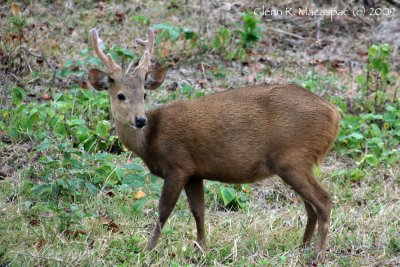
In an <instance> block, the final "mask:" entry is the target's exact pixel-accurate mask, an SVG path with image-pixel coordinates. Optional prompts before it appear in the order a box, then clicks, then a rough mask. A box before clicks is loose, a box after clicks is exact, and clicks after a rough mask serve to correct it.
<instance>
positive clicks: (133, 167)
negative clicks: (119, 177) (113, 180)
mask: <svg viewBox="0 0 400 267" xmlns="http://www.w3.org/2000/svg"><path fill="white" fill-rule="evenodd" d="M123 167H124V168H126V169H129V170H134V171H138V172H144V168H143V167H142V166H141V165H139V164H125V165H123Z"/></svg>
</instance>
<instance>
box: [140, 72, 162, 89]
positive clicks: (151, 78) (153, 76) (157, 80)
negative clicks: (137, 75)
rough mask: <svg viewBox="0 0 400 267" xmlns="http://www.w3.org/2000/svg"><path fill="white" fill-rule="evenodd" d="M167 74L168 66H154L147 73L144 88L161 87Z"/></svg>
mask: <svg viewBox="0 0 400 267" xmlns="http://www.w3.org/2000/svg"><path fill="white" fill-rule="evenodd" d="M166 75H167V67H153V68H151V69H150V70H149V71H148V72H147V74H146V81H145V83H144V89H147V90H154V89H157V88H158V87H160V85H161V84H162V83H163V82H164V80H165V76H166Z"/></svg>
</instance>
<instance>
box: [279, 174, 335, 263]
mask: <svg viewBox="0 0 400 267" xmlns="http://www.w3.org/2000/svg"><path fill="white" fill-rule="evenodd" d="M277 174H278V175H279V176H280V177H281V178H282V179H283V180H284V181H285V182H286V183H287V184H289V185H290V186H291V187H292V188H293V189H294V190H295V191H296V192H297V193H298V194H299V195H300V196H301V197H302V198H303V199H304V200H305V203H308V205H307V204H306V211H307V215H308V221H307V226H306V230H305V233H304V238H303V243H306V244H307V243H309V242H310V240H311V237H312V233H313V231H314V228H315V214H316V217H317V221H318V232H317V243H316V246H315V250H314V256H315V257H316V259H321V260H322V261H323V260H324V258H325V251H326V242H327V236H328V229H329V222H330V215H331V210H332V199H331V196H330V195H329V194H328V193H327V192H326V191H325V190H324V189H323V188H322V187H321V186H320V185H319V183H318V182H317V181H316V180H315V178H314V176H313V175H312V167H310V168H307V169H305V168H304V167H303V168H293V167H291V168H290V167H289V168H281V169H280V170H279V172H277ZM310 206H311V207H310ZM311 208H312V209H311Z"/></svg>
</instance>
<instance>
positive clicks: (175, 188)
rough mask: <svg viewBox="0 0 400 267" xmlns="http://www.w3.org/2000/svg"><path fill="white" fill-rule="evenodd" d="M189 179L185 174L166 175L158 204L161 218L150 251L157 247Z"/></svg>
mask: <svg viewBox="0 0 400 267" xmlns="http://www.w3.org/2000/svg"><path fill="white" fill-rule="evenodd" d="M187 180H188V178H187V177H185V176H184V175H168V176H167V177H164V186H163V189H162V192H161V197H160V201H159V204H158V210H159V218H158V222H157V223H156V226H155V228H154V232H153V235H152V237H151V238H150V241H149V243H148V244H147V250H148V251H152V250H153V249H154V248H155V247H156V245H157V241H158V239H159V238H160V235H161V230H162V228H163V227H164V225H165V223H166V221H167V219H168V217H169V215H170V214H171V212H172V210H173V209H174V207H175V204H176V202H177V201H178V198H179V195H180V194H181V192H182V189H183V187H184V186H185V184H186V182H187Z"/></svg>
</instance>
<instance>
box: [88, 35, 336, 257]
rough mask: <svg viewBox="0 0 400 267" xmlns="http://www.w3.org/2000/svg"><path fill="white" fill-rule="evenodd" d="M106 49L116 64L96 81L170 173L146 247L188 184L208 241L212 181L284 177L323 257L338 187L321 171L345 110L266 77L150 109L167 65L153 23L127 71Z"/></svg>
mask: <svg viewBox="0 0 400 267" xmlns="http://www.w3.org/2000/svg"><path fill="white" fill-rule="evenodd" d="M91 35H92V39H93V45H94V48H95V51H96V53H97V56H98V57H99V58H100V59H101V60H102V62H103V63H104V65H105V67H106V68H107V72H103V71H101V70H98V69H91V70H90V72H89V79H90V82H91V84H92V85H93V87H94V88H95V89H96V90H108V92H109V95H110V101H111V111H112V114H113V117H114V119H115V123H116V130H117V134H118V137H119V139H120V140H121V142H122V143H123V144H124V145H125V146H126V147H128V148H129V149H130V150H132V151H133V152H135V153H136V154H137V155H138V156H139V157H141V158H142V159H143V161H144V162H145V164H146V165H147V166H148V168H149V169H150V171H151V172H152V173H153V174H155V175H157V176H159V177H161V178H162V179H164V186H163V189H162V193H161V198H160V202H159V207H158V208H159V219H158V222H157V223H156V226H155V228H154V233H153V235H152V237H151V239H150V241H149V243H148V245H147V250H148V251H151V250H153V249H154V248H155V246H156V244H157V240H158V239H159V237H160V234H161V230H162V228H163V226H164V225H165V223H166V221H167V219H168V217H169V215H170V214H171V212H172V210H173V208H174V206H175V204H176V202H177V200H178V198H179V195H180V193H181V191H182V190H183V189H185V192H186V195H187V199H188V202H189V206H190V209H191V211H192V213H193V216H194V218H195V221H196V226H197V241H198V243H199V244H200V245H201V246H205V243H206V240H205V231H204V192H203V180H204V179H208V180H217V181H221V182H225V183H235V184H239V183H253V182H256V181H259V180H261V179H263V178H266V177H269V176H271V175H274V174H276V175H278V176H280V177H281V178H282V179H283V180H284V181H285V182H286V183H287V184H288V185H290V186H291V187H292V188H293V189H294V190H295V191H296V192H297V193H298V194H299V195H300V196H301V198H302V199H303V200H304V205H305V209H306V212H307V216H308V219H307V225H306V229H305V233H304V237H303V241H302V245H303V246H305V247H308V246H310V243H311V239H312V236H313V233H314V230H315V227H316V224H317V222H318V233H317V243H316V246H315V256H316V257H318V258H322V259H323V258H324V256H325V250H326V248H325V247H326V241H327V234H328V228H329V222H330V213H331V209H332V198H331V196H330V195H329V194H328V193H327V192H326V191H325V190H324V189H323V188H322V187H321V186H320V185H319V183H318V182H317V181H316V179H315V178H314V176H313V172H312V168H313V165H314V164H318V163H320V162H321V161H322V159H323V158H324V156H325V154H326V153H327V152H328V151H329V149H330V147H331V145H332V143H333V142H334V140H335V138H336V135H337V133H338V122H339V119H340V117H339V114H338V111H337V109H336V108H335V107H334V106H333V105H331V104H330V103H328V102H326V101H325V100H323V99H322V98H320V97H319V96H317V95H315V94H313V93H311V92H309V91H307V90H305V89H303V88H301V87H299V86H296V85H259V86H251V87H243V88H239V89H232V90H227V91H224V92H220V93H214V94H210V95H207V96H204V97H202V98H200V99H196V100H180V101H174V102H172V103H170V104H167V105H164V106H162V107H160V108H156V109H153V110H150V111H146V110H145V109H144V101H145V90H146V89H148V90H152V89H156V88H157V87H159V86H160V85H161V84H162V82H163V81H164V78H165V75H166V69H165V68H154V67H152V66H151V62H150V57H151V55H152V52H153V45H154V31H153V30H152V29H149V31H148V39H147V40H140V39H137V40H136V42H137V43H138V44H139V45H142V46H144V48H145V51H144V54H143V56H142V58H141V60H140V62H139V64H138V65H137V67H136V68H135V69H134V70H133V71H132V72H131V74H125V73H123V71H122V68H121V67H120V66H119V65H117V64H116V63H115V62H114V60H113V59H112V57H111V56H110V55H107V56H106V55H105V54H104V53H103V52H102V50H101V49H100V46H99V38H98V34H97V31H96V30H94V29H93V30H92V31H91Z"/></svg>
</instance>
